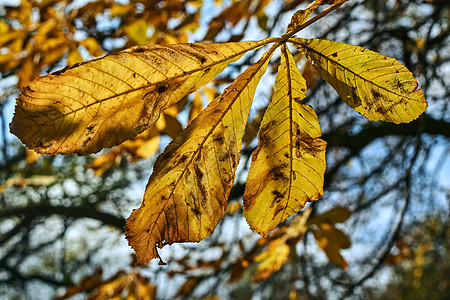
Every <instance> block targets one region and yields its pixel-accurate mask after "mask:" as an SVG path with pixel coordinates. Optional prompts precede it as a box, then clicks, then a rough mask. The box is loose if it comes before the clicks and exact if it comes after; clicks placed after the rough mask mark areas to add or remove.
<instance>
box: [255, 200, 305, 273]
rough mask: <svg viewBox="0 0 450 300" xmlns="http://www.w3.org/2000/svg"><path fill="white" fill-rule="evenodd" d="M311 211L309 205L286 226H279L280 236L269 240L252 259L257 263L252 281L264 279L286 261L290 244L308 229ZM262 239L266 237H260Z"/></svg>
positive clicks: (299, 238)
mask: <svg viewBox="0 0 450 300" xmlns="http://www.w3.org/2000/svg"><path fill="white" fill-rule="evenodd" d="M311 211H312V209H311V207H309V208H308V209H306V210H305V211H304V212H303V213H302V214H298V215H296V216H295V217H293V218H292V219H291V220H290V223H289V225H288V226H287V227H284V228H281V230H280V231H281V234H280V237H278V238H276V239H273V240H271V241H270V242H269V244H268V246H267V247H266V249H264V251H262V252H261V253H260V254H258V255H257V256H256V257H255V259H254V261H255V262H257V263H258V262H259V264H258V266H257V268H256V272H255V275H254V276H253V278H252V280H253V281H261V280H266V279H267V278H269V276H270V275H272V274H273V273H275V272H276V271H278V270H279V269H281V267H282V266H283V265H284V264H285V263H286V262H287V260H288V258H289V255H290V253H291V247H290V246H291V245H295V244H296V243H298V242H299V241H301V240H302V239H303V237H304V236H305V233H306V231H307V230H308V227H307V226H306V224H307V220H308V218H309V216H310V215H311ZM274 235H276V234H274ZM262 240H267V239H260V241H262Z"/></svg>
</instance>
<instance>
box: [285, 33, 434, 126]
mask: <svg viewBox="0 0 450 300" xmlns="http://www.w3.org/2000/svg"><path fill="white" fill-rule="evenodd" d="M290 41H291V42H292V43H293V44H294V45H295V46H296V47H297V48H298V49H300V50H304V51H305V52H306V55H307V57H308V59H309V60H311V62H312V64H313V66H314V67H315V68H316V69H317V71H318V72H319V75H320V77H322V78H323V79H324V80H326V81H328V83H330V84H331V85H332V86H333V87H334V88H335V89H336V91H337V92H338V94H339V95H340V96H341V98H342V100H344V101H345V102H346V103H347V104H348V105H349V106H351V107H352V108H353V109H354V110H356V111H357V112H359V113H360V114H362V115H363V116H366V117H367V118H368V119H369V120H372V121H376V120H384V121H390V122H394V123H404V122H410V121H412V120H414V119H416V118H418V117H419V116H420V115H421V114H422V113H423V112H424V111H425V109H426V107H427V104H426V101H425V97H424V95H423V93H422V90H421V89H419V90H417V86H418V84H417V80H416V79H415V78H414V76H413V75H412V73H411V72H410V71H409V70H408V69H407V68H406V67H405V66H403V65H402V64H400V63H399V62H398V61H397V60H395V59H393V58H389V57H386V56H384V55H381V54H379V53H376V52H374V51H370V50H367V49H364V48H362V47H358V46H353V45H347V44H344V43H339V42H335V41H328V40H321V39H291V40H290Z"/></svg>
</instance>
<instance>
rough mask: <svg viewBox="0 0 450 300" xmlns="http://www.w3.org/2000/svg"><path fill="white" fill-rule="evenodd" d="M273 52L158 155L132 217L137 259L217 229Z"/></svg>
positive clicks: (128, 232)
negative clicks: (256, 99) (263, 77)
mask: <svg viewBox="0 0 450 300" xmlns="http://www.w3.org/2000/svg"><path fill="white" fill-rule="evenodd" d="M272 52H273V48H271V49H270V50H268V52H266V53H265V55H264V56H263V57H262V58H261V59H260V60H259V61H258V62H257V63H256V64H254V65H252V66H250V67H249V68H247V70H246V71H244V72H243V73H242V74H241V75H240V76H239V77H238V78H236V80H235V81H234V82H233V84H232V85H230V86H229V87H228V88H227V89H225V91H224V92H223V93H222V94H221V95H220V96H219V97H218V98H216V99H215V100H214V101H213V102H211V103H210V104H209V105H208V107H207V108H206V109H205V110H203V111H202V112H201V113H200V115H199V116H198V117H197V118H196V119H195V120H194V121H193V122H192V123H191V124H190V125H189V126H188V127H187V128H186V129H185V130H184V131H183V132H182V133H181V134H180V135H178V136H177V137H176V138H175V139H174V140H173V141H172V142H171V143H170V144H169V146H168V147H167V148H166V150H165V151H164V153H163V154H162V155H160V156H159V157H158V159H157V161H156V163H155V166H154V169H153V174H152V176H151V177H150V180H149V183H148V185H147V188H146V191H145V195H144V200H143V202H142V204H141V207H140V208H139V209H138V210H134V211H133V212H132V214H131V216H130V217H129V218H128V219H127V226H126V237H127V239H128V241H129V244H130V245H131V246H132V247H133V248H134V249H135V251H136V255H137V260H138V263H145V262H148V261H149V260H150V259H152V258H158V257H159V254H158V252H157V250H156V246H158V247H162V246H164V245H166V244H172V243H174V242H182V241H183V242H189V241H191V242H198V241H200V240H202V239H204V238H205V237H207V236H208V235H210V234H211V233H212V232H213V231H214V228H215V227H216V225H217V223H218V221H219V220H220V218H221V217H222V216H223V215H224V213H225V211H226V207H227V200H228V195H229V193H230V190H231V187H232V185H233V181H234V173H235V171H236V167H237V164H238V162H239V158H240V150H241V141H242V136H243V133H244V128H245V123H246V121H247V118H248V114H249V112H250V106H251V102H252V98H253V95H254V92H255V89H256V86H257V84H258V82H259V79H260V78H261V76H262V75H263V73H264V71H265V69H266V67H267V64H268V62H269V59H270V56H271V54H272Z"/></svg>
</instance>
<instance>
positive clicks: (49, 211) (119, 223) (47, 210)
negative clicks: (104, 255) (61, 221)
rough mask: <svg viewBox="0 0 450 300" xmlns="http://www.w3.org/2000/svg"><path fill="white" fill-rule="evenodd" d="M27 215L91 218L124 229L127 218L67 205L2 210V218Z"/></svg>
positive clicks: (44, 205)
mask: <svg viewBox="0 0 450 300" xmlns="http://www.w3.org/2000/svg"><path fill="white" fill-rule="evenodd" d="M17 215H25V216H27V217H33V218H36V217H39V216H50V215H63V216H66V217H73V218H91V219H94V220H98V221H101V222H102V223H103V224H106V225H111V226H114V227H116V228H119V229H120V230H122V231H123V228H124V226H125V219H124V218H119V217H116V216H113V215H110V214H108V213H104V212H100V211H97V210H94V209H93V208H89V207H66V206H52V205H49V204H40V205H31V206H26V207H18V208H13V209H10V210H5V211H1V212H0V219H1V218H5V217H11V216H17Z"/></svg>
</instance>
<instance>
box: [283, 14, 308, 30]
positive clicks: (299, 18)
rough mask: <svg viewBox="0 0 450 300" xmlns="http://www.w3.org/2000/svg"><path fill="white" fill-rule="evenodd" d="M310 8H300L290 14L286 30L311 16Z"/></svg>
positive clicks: (294, 27) (293, 28)
mask: <svg viewBox="0 0 450 300" xmlns="http://www.w3.org/2000/svg"><path fill="white" fill-rule="evenodd" d="M312 11H313V10H312V9H305V10H303V9H300V10H298V11H296V12H295V14H293V15H292V18H291V22H290V23H289V25H288V27H287V30H286V32H289V31H292V30H295V29H297V27H299V26H300V25H302V24H303V23H305V21H306V20H307V19H308V18H309V16H311V13H312Z"/></svg>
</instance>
